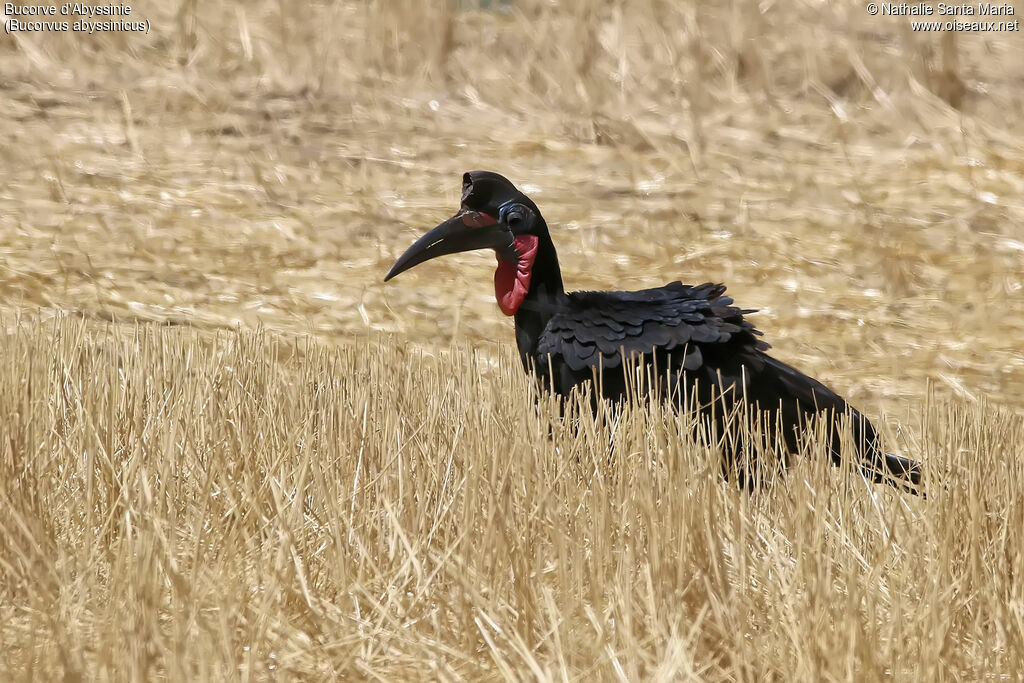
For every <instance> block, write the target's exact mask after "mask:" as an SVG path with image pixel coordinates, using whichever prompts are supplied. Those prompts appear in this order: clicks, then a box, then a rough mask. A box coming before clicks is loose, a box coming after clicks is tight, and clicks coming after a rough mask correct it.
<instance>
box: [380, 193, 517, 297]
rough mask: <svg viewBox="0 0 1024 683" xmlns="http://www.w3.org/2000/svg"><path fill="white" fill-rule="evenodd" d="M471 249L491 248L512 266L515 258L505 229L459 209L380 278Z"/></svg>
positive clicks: (478, 213) (490, 219) (487, 216)
mask: <svg viewBox="0 0 1024 683" xmlns="http://www.w3.org/2000/svg"><path fill="white" fill-rule="evenodd" d="M475 249H494V250H495V251H496V252H497V253H498V256H499V257H501V258H503V259H505V260H508V261H512V262H513V263H514V262H515V261H516V260H517V259H518V257H519V255H518V254H517V253H516V250H515V247H514V246H513V236H512V231H511V230H509V229H508V226H506V225H505V224H504V223H502V222H501V221H499V220H498V219H497V218H495V217H494V216H491V215H490V214H487V213H484V212H482V211H470V210H463V211H460V212H459V213H457V214H455V215H454V216H452V217H451V218H449V219H448V220H446V221H445V222H444V223H441V224H440V225H439V226H437V227H436V228H434V229H433V230H431V231H430V232H428V233H427V234H426V235H424V236H423V237H421V238H419V239H418V240H416V242H415V243H414V244H413V245H412V246H411V247H409V248H408V249H406V251H405V253H404V254H402V255H401V256H399V257H398V260H397V261H395V265H393V266H391V270H389V271H388V274H387V275H385V276H384V282H387V281H388V280H390V279H391V278H393V277H394V276H396V275H398V274H399V273H402V272H404V271H406V270H409V269H410V268H412V267H413V266H417V265H419V264H421V263H423V262H424V261H429V260H430V259H432V258H437V257H438V256H444V255H445V254H455V253H458V252H460V251H473V250H475Z"/></svg>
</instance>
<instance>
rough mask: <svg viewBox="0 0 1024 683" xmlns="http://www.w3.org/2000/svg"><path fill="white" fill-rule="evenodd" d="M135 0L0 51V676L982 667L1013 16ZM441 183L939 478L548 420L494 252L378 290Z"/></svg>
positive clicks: (762, 674) (999, 529)
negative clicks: (480, 176) (981, 22)
mask: <svg viewBox="0 0 1024 683" xmlns="http://www.w3.org/2000/svg"><path fill="white" fill-rule="evenodd" d="M132 8H133V16H134V17H136V18H138V17H143V18H145V19H148V20H149V21H150V22H151V25H152V32H151V33H150V34H148V35H145V34H112V33H108V34H95V35H77V34H54V33H50V34H39V33H23V34H16V35H7V34H5V35H3V37H2V38H0V139H2V140H3V141H4V142H3V144H2V145H0V316H2V318H3V319H4V320H5V324H6V326H7V329H8V331H9V334H8V335H6V336H5V337H4V339H3V344H2V348H3V349H4V353H3V354H0V357H2V358H3V364H0V378H2V379H3V381H2V382H0V412H2V415H3V424H4V430H5V431H3V432H2V433H0V434H2V436H0V456H2V457H0V475H2V476H0V482H2V483H0V531H2V532H3V533H2V534H0V546H2V549H3V551H4V552H3V553H2V554H0V577H2V578H3V581H2V582H0V594H2V596H3V599H2V600H0V607H2V609H0V638H2V642H3V644H4V645H5V647H4V649H5V651H6V653H7V658H6V660H5V664H4V665H5V666H6V667H9V668H10V669H11V670H12V671H13V672H15V673H17V674H21V675H22V676H24V677H27V678H31V677H32V676H33V675H34V676H36V677H39V678H44V679H50V678H53V677H56V676H58V675H63V676H67V677H69V678H74V677H75V676H80V677H86V678H89V677H91V676H96V677H99V678H108V679H119V680H120V679H125V678H137V679H151V678H154V677H157V678H159V677H167V678H172V679H182V680H184V679H200V678H207V679H215V680H223V679H225V678H239V679H242V678H245V679H251V678H257V679H260V678H273V677H277V676H280V677H281V678H285V679H287V678H316V677H330V676H331V675H346V674H347V675H351V676H366V677H373V676H383V677H386V678H387V677H390V678H417V677H421V678H435V677H441V678H448V679H457V678H465V677H468V678H475V677H487V676H490V677H499V676H500V677H505V678H524V677H531V676H534V677H538V678H545V677H547V678H566V679H575V678H587V677H590V676H597V677H600V678H608V679H611V678H618V679H637V678H655V679H657V678H659V677H660V679H662V680H671V679H673V678H680V677H683V678H685V677H689V678H712V679H721V680H737V679H744V680H753V679H761V678H784V679H799V680H822V679H825V678H830V677H831V678H845V679H849V678H852V677H853V676H854V675H858V674H859V675H860V676H861V677H868V678H872V677H874V678H881V677H886V676H893V677H895V676H899V675H904V674H905V675H907V676H910V677H911V678H915V679H918V680H935V679H937V678H941V677H943V676H948V677H950V678H954V677H958V676H959V677H961V678H966V679H977V678H980V677H982V676H983V675H987V674H991V673H998V674H1005V675H1010V673H1011V672H1015V671H1019V670H1020V662H1021V661H1022V654H1021V653H1022V652H1024V645H1022V643H1024V636H1022V634H1024V618H1022V616H1021V615H1022V614H1024V612H1022V609H1024V608H1022V605H1024V601H1022V599H1021V588H1020V582H1019V581H1018V580H1016V578H1015V577H1019V575H1020V572H1021V571H1022V568H1024V554H1022V552H1021V550H1020V544H1019V543H1018V542H1017V534H1018V531H1017V530H1019V528H1020V527H1021V525H1022V523H1024V522H1022V520H1024V517H1022V514H1024V497H1022V496H1021V495H1020V482H1021V481H1022V475H1021V471H1020V470H1021V463H1022V462H1024V460H1022V459H1021V455H1020V448H1021V439H1020V433H1021V420H1020V416H1021V415H1024V352H1022V346H1021V339H1022V338H1024V200H1022V196H1024V192H1022V190H1024V121H1022V118H1021V116H1020V112H1021V111H1024V47H1022V43H1021V39H1020V36H1019V34H1017V33H998V34H997V33H987V34H986V33H979V34H952V33H946V34H917V33H914V32H912V31H911V30H910V27H909V21H908V19H906V18H902V17H882V16H875V17H872V16H869V15H868V14H867V13H866V12H865V10H864V6H863V3H859V2H817V1H812V0H807V1H806V2H801V1H799V0H785V1H781V0H780V1H777V2H762V3H758V4H753V3H740V2H731V3H712V2H670V1H667V0H638V1H636V2H625V1H624V0H600V1H599V0H579V1H578V2H572V3H569V2H555V1H548V0H509V1H507V2H499V1H495V2H489V3H488V2H470V1H469V0H459V1H458V2H454V1H453V2H446V1H438V0H432V1H423V2H414V1H412V0H396V1H394V2H382V1H378V2H373V1H369V0H367V1H365V2H306V1H302V0H300V1H297V2H292V3H285V2H283V1H282V2H269V1H261V0H252V1H248V2H241V1H238V2H233V1H228V0H225V1H223V2H206V3H200V2H198V0H184V1H182V2H175V3H165V4H158V3H135V4H132ZM474 168H486V169H491V170H495V171H498V172H500V173H503V174H505V175H507V176H508V177H509V178H510V179H512V180H513V181H514V182H516V183H517V184H518V186H519V187H520V188H521V189H523V190H524V191H525V192H527V193H528V194H529V195H530V196H531V197H533V198H534V199H535V200H536V202H537V203H538V204H539V206H540V208H541V210H542V211H543V213H544V215H545V216H546V218H547V219H548V222H549V224H550V225H551V226H552V234H553V237H554V239H555V243H556V246H557V247H558V248H559V250H560V251H559V254H560V257H561V260H562V266H563V273H564V276H565V279H566V284H567V286H568V287H570V288H578V289H610V288H617V289H619V288H621V289H635V288H641V287H649V286H659V285H662V284H664V283H665V282H668V281H671V280H675V279H682V280H683V281H686V282H702V281H705V280H713V281H722V282H725V283H727V284H728V285H729V288H730V292H731V293H732V294H733V295H734V296H735V297H736V299H737V301H738V302H739V303H740V304H741V305H743V306H746V307H751V308H759V309H760V312H759V313H758V314H756V315H755V316H753V320H754V321H755V322H756V324H757V325H758V327H759V328H761V329H763V330H765V332H766V339H767V340H768V341H769V342H771V343H772V344H773V345H774V347H775V350H774V353H775V354H776V355H777V356H779V357H780V358H782V359H784V360H786V361H788V362H791V363H794V364H796V365H797V366H798V367H800V368H801V369H803V370H805V371H807V372H809V373H811V374H813V375H815V376H817V377H820V378H821V379H823V380H825V381H826V382H827V383H828V384H830V385H831V386H833V387H834V388H836V389H837V390H838V391H839V392H840V393H841V394H843V395H845V396H847V397H848V398H850V399H851V401H852V402H853V403H854V404H856V405H858V407H861V408H863V409H864V410H865V412H866V413H868V414H869V415H870V416H872V417H877V416H882V417H883V419H884V420H885V422H884V423H883V425H882V426H883V429H884V431H885V432H886V434H887V436H888V437H889V439H890V443H895V447H896V449H897V450H900V451H901V452H905V453H906V454H908V455H911V454H914V455H920V456H921V457H923V458H924V459H925V461H926V462H927V463H930V469H929V472H930V475H929V476H934V477H946V479H943V480H942V481H943V483H944V484H945V485H948V486H947V488H942V487H937V488H936V489H935V494H934V495H933V496H932V497H931V498H929V499H928V501H920V500H913V501H908V500H906V499H905V498H903V497H900V496H898V495H896V494H892V493H891V492H884V493H878V492H876V493H877V495H875V494H872V493H871V491H868V490H862V489H859V488H856V487H857V484H856V482H852V483H851V481H852V480H851V479H850V478H848V477H845V476H844V474H843V473H842V472H833V471H831V470H826V471H822V470H821V467H820V465H821V463H820V462H819V463H805V464H802V465H801V466H800V469H799V470H798V471H797V472H796V473H794V474H793V475H792V477H790V478H787V480H786V482H788V483H787V484H784V485H780V487H783V488H780V490H778V491H773V492H772V493H771V494H770V495H767V496H764V497H757V498H745V497H737V496H734V495H732V493H731V491H730V490H729V489H728V487H726V486H724V485H722V484H721V481H720V480H719V479H718V477H717V475H714V474H710V473H711V472H712V471H713V469H714V467H715V461H714V460H713V458H712V457H711V456H709V455H708V454H707V453H704V452H703V451H697V450H694V449H693V448H689V447H686V445H685V444H683V443H682V442H680V441H679V440H678V439H674V438H670V437H671V436H672V434H673V432H672V429H673V428H674V427H673V426H672V424H671V421H672V419H674V418H673V417H672V416H665V415H658V414H654V415H648V416H643V415H641V416H639V417H637V416H633V417H630V418H629V419H626V420H624V421H623V422H622V426H621V430H620V431H619V432H618V433H616V434H612V435H608V434H589V435H588V436H587V438H586V439H583V440H577V439H574V438H573V437H572V435H566V434H565V433H555V434H554V435H553V436H551V438H549V434H550V427H551V424H549V423H547V422H545V419H547V418H548V417H550V415H547V414H546V413H545V412H544V408H543V406H542V409H541V412H540V418H539V419H538V416H537V415H534V414H533V413H532V412H531V411H530V410H526V409H524V408H523V407H524V406H532V405H533V401H532V397H531V396H530V395H529V388H528V387H529V385H528V382H527V380H526V378H525V377H523V376H522V374H521V373H520V371H519V368H518V367H517V365H516V360H515V358H514V353H513V352H512V350H511V344H512V341H513V337H512V323H511V321H510V320H508V319H506V318H504V316H502V315H501V314H500V312H499V311H498V309H497V307H496V306H495V304H494V299H493V291H492V280H491V275H492V267H493V261H492V260H491V257H490V255H481V254H462V255H457V256H451V257H447V258H445V259H441V260H438V261H435V262H432V263H431V264H430V265H429V266H424V267H421V268H418V269H416V270H414V271H412V272H410V273H408V274H404V275H403V276H402V277H401V278H400V279H398V280H396V281H394V282H392V283H389V284H387V285H384V284H383V283H382V281H381V280H382V277H383V275H384V273H385V272H386V270H387V268H388V267H389V266H390V265H391V263H392V261H393V260H394V258H395V257H397V256H398V255H399V254H400V253H401V252H402V251H403V250H404V249H405V248H406V247H407V246H408V245H409V244H410V243H411V242H412V241H413V240H414V239H415V238H416V237H417V236H418V235H420V234H422V232H423V231H424V230H426V229H427V228H429V227H432V226H433V225H435V224H436V223H437V222H439V221H440V220H442V219H443V218H445V217H447V216H449V215H450V214H451V213H453V212H454V211H455V209H456V207H457V205H458V197H459V190H460V175H461V173H462V172H463V171H466V170H470V169H474ZM54 319H56V320H54ZM79 319H80V320H79ZM111 322H113V323H115V324H110V323H111ZM150 323H155V324H156V325H151V324H150ZM158 325H168V326H174V328H175V329H163V328H159V327H158ZM182 327H184V328H186V329H184V330H180V329H177V328H182ZM236 328H237V329H238V330H239V331H238V332H226V331H225V330H235V329H236ZM256 329H262V330H265V331H266V332H265V333H256V334H253V330H256ZM306 335H310V336H312V337H314V338H315V340H314V341H311V340H308V339H305V338H304V337H305V336H306ZM453 343H454V345H453ZM336 347H340V348H336ZM469 347H472V348H473V351H472V355H470V351H469ZM409 349H413V350H414V351H415V352H413V353H410V352H409ZM449 349H451V351H450V352H449V351H448V350H449ZM419 351H423V352H424V353H419ZM463 354H465V355H463ZM480 370H483V371H485V374H484V376H483V377H480V376H478V375H477V372H478V371H480ZM549 407H550V406H549ZM666 421H667V422H666ZM666 424H668V425H669V426H668V427H666V426H665V425H666ZM652 425H654V426H652ZM676 427H678V425H676ZM684 431H685V430H684ZM556 432H557V430H556ZM588 439H589V440H588ZM609 440H612V441H614V442H615V443H616V444H618V445H617V446H616V450H615V452H616V453H622V454H629V457H624V458H623V460H622V461H621V462H619V463H618V465H617V467H616V468H606V467H605V465H606V463H607V459H606V456H607V452H606V448H605V446H606V445H607V444H608V443H609ZM616 440H617V441H616ZM353 454H357V457H355V458H354V457H353ZM494 454H500V455H502V456H504V455H506V454H507V455H509V456H511V457H508V458H505V457H498V458H496V457H495V455H494ZM567 454H569V455H571V457H567ZM705 456H707V457H705ZM702 458H703V459H702ZM694 472H696V473H697V474H696V475H694V474H693V473H694ZM577 634H585V635H584V636H579V635H577ZM0 671H2V669H0ZM13 676H14V674H12V677H13Z"/></svg>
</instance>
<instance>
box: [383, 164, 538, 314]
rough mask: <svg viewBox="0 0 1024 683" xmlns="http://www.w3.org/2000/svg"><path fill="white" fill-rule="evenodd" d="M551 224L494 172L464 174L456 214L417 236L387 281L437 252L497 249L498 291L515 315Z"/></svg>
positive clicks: (500, 300) (504, 307) (507, 310)
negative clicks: (542, 240)
mask: <svg viewBox="0 0 1024 683" xmlns="http://www.w3.org/2000/svg"><path fill="white" fill-rule="evenodd" d="M541 237H547V224H546V223H545V222H544V219H543V218H542V217H541V215H540V211H538V210H537V205H536V204H534V203H533V201H531V200H530V198H529V197H527V196H526V195H524V194H523V193H522V192H520V191H519V190H517V189H516V186H515V185H513V184H512V183H511V182H509V181H508V179H507V178H505V177H503V176H500V175H498V174H497V173H492V172H491V171H470V172H469V173H466V174H464V175H463V176H462V206H461V208H460V209H459V212H458V213H456V214H455V215H454V216H452V217H451V218H449V219H448V220H446V221H445V222H443V223H441V224H440V225H438V226H437V227H436V228H434V229H433V230H431V231H430V232H428V233H427V234H425V235H424V236H423V237H421V238H419V239H418V240H416V242H415V244H413V245H412V246H411V247H409V248H408V249H407V250H406V251H405V253H404V254H402V255H401V256H400V257H399V258H398V260H397V261H395V265H393V266H391V270H389V271H388V274H387V275H386V276H384V281H385V282H387V281H388V280H390V279H391V278H393V277H395V276H396V275H398V274H399V273H401V272H403V271H406V270H409V269H410V268H412V267H413V266H416V265H418V264H420V263H423V262H424V261H429V260H430V259H432V258H435V257H437V256H444V255H445V254H455V253H458V252H460V251H472V250H475V249H493V250H494V253H495V255H496V256H497V257H498V269H497V271H495V273H494V293H495V296H496V298H497V299H498V306H500V307H501V310H502V312H504V313H505V315H514V314H515V313H516V311H518V310H519V306H520V305H521V304H522V303H523V299H524V298H525V297H526V294H527V292H529V291H530V278H531V276H532V273H533V264H534V261H535V259H536V258H537V247H538V244H539V241H540V238H541Z"/></svg>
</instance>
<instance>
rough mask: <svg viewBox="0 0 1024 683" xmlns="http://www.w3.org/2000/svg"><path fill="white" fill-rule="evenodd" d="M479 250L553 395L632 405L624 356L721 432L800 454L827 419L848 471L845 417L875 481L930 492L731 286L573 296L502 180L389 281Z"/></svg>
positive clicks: (534, 216) (537, 229)
mask: <svg viewBox="0 0 1024 683" xmlns="http://www.w3.org/2000/svg"><path fill="white" fill-rule="evenodd" d="M473 249H493V250H494V252H495V254H496V256H497V258H498V268H497V271H496V272H495V274H494V289H495V296H496V297H497V300H498V306H499V307H500V308H501V310H502V312H503V313H505V315H509V316H515V330H516V343H517V345H518V347H519V355H520V356H521V358H522V361H523V366H524V367H525V368H526V370H527V372H533V373H535V375H536V377H537V379H538V381H539V383H540V385H541V387H542V388H544V389H547V390H550V391H553V392H555V393H556V394H558V395H560V396H567V395H568V394H569V393H570V392H571V391H572V389H573V387H576V386H577V385H579V384H581V383H585V382H592V381H594V382H596V388H597V391H596V392H594V394H595V395H596V394H597V393H600V394H601V395H603V396H604V397H606V398H609V399H612V400H622V399H624V398H626V397H627V396H628V395H629V393H630V392H631V391H635V390H636V385H635V384H634V383H633V382H631V379H630V377H633V376H635V375H633V374H632V373H629V372H625V371H624V370H625V368H624V367H623V366H624V363H623V359H624V358H626V359H630V358H633V357H636V359H637V361H636V362H639V363H642V364H643V369H644V370H645V371H647V373H646V376H647V377H648V378H649V380H650V383H649V384H648V386H647V389H648V390H653V391H656V392H657V393H658V394H659V395H660V396H662V397H664V398H666V399H667V400H672V401H674V402H675V403H677V404H678V405H680V406H683V405H684V404H685V405H686V406H687V407H695V408H697V409H699V410H701V411H703V412H704V414H705V415H706V416H707V417H709V418H710V419H711V421H712V422H715V423H716V424H717V426H718V427H719V428H724V426H725V421H726V419H727V417H726V416H728V415H731V414H733V413H734V411H736V410H737V409H742V410H744V411H746V415H747V417H748V418H749V417H760V419H761V420H762V422H761V424H762V426H763V427H766V429H762V434H765V435H767V440H768V441H769V442H773V441H774V439H775V438H776V437H778V438H780V439H781V441H782V443H783V444H784V445H785V449H786V451H787V452H788V453H796V452H797V451H798V450H799V445H800V439H801V435H802V434H803V433H804V431H805V430H807V429H808V425H809V422H810V418H812V417H815V416H817V417H818V419H819V420H820V419H825V420H827V421H828V430H827V433H828V434H829V436H828V438H829V439H830V441H829V448H830V451H831V454H832V460H833V462H835V463H836V464H839V462H840V456H839V450H840V440H841V439H840V434H841V426H840V425H841V422H842V420H841V418H842V417H843V416H844V415H847V416H849V417H848V418H847V419H848V420H849V424H850V433H851V434H852V436H853V438H854V443H855V444H856V446H857V453H858V456H859V459H860V465H861V470H862V472H863V473H864V474H865V475H867V476H869V477H870V478H871V479H872V480H874V481H879V482H886V483H890V484H895V485H899V486H901V487H903V488H907V489H908V490H911V491H916V487H918V486H919V485H920V483H921V466H920V464H919V463H917V462H914V461H912V460H908V459H906V458H902V457H899V456H896V455H891V454H888V453H885V452H883V451H882V450H880V448H879V444H878V437H877V434H876V432H875V429H874V427H873V426H872V425H871V423H870V422H868V421H867V419H865V418H864V416H863V415H861V414H860V413H859V412H857V411H856V410H854V409H852V408H851V407H849V406H848V405H847V403H846V401H844V400H843V399H842V398H841V397H839V396H838V395H837V394H836V393H835V392H833V391H832V390H831V389H829V388H828V387H826V386H825V385H824V384H822V383H821V382H818V381H817V380H814V379H812V378H810V377H808V376H807V375H804V374H803V373H801V372H799V371H798V370H795V369H794V368H791V367H790V366H788V365H786V364H785V363H782V362H780V361H778V360H776V359H775V358H772V357H771V356H769V355H767V354H766V353H765V351H766V350H767V349H768V348H769V346H768V344H766V343H765V342H763V341H761V340H760V339H759V338H758V337H759V336H760V335H761V332H759V331H758V330H756V329H755V328H754V326H753V325H752V324H751V323H750V322H748V321H747V320H746V319H745V318H744V317H743V316H744V315H745V314H748V313H753V312H754V311H752V310H745V309H740V308H737V307H736V306H734V305H733V300H732V299H731V298H730V297H727V296H725V286H724V285H720V284H712V283H705V284H702V285H696V286H690V285H684V284H682V283H680V282H673V283H670V284H667V285H665V286H664V287H657V288H654V289H644V290H640V291H636V292H569V293H566V291H565V289H564V288H563V286H562V274H561V271H560V270H559V267H558V257H557V255H556V254H555V246H554V244H553V243H552V242H551V236H550V234H549V233H548V226H547V223H546V222H545V221H544V218H543V217H542V216H541V214H540V211H539V210H538V209H537V205H536V204H534V203H533V201H531V200H530V198H529V197H527V196H526V195H524V194H523V193H522V192H520V191H519V190H517V189H516V187H515V186H514V185H513V184H512V183H511V182H509V181H508V180H507V179H506V178H504V177H503V176H501V175H498V174H497V173H493V172H490V171H471V172H469V173H466V174H465V175H464V176H463V180H462V207H461V209H460V210H459V212H458V213H456V214H455V215H454V216H452V217H451V218H449V219H448V220H446V221H445V222H443V223H441V224H440V225H438V226H437V227H436V228H434V229H433V230H431V231H430V232H428V233H427V234H425V235H424V236H423V237H421V238H420V239H419V240H417V241H416V243H415V244H413V245H412V246H411V247H409V249H408V250H407V251H406V252H405V253H404V254H402V256H401V257H400V258H399V259H398V260H397V261H396V262H395V264H394V266H392V267H391V270H390V271H389V272H388V274H387V276H386V277H385V278H384V280H385V281H387V280H390V279H391V278H393V277H395V276H396V275H398V274H399V273H401V272H403V271H406V270H408V269H410V268H412V267H413V266H415V265H417V264H420V263H423V262H424V261H427V260H429V259H432V258H435V257H437V256H442V255H444V254H453V253H456V252H461V251H470V250H473ZM641 354H642V355H641ZM629 362H630V361H628V360H627V364H628V363H629ZM744 399H745V400H744ZM718 433H719V434H722V432H721V431H720V432H718ZM722 443H723V449H724V450H725V451H726V455H727V466H726V473H727V476H728V473H729V472H730V469H729V465H732V466H733V469H735V470H736V471H737V473H738V474H739V476H740V477H741V480H743V479H745V478H746V476H747V473H746V472H745V471H744V469H743V468H737V466H736V463H737V460H736V459H737V457H739V456H740V455H741V453H739V452H737V451H740V452H742V451H743V450H744V449H747V450H748V452H749V448H750V444H741V445H739V446H737V445H736V442H735V440H733V441H732V442H731V443H732V444H733V446H732V447H731V448H730V447H729V446H728V444H727V443H726V441H725V440H723V442H722ZM730 451H731V452H730ZM749 469H751V470H752V469H753V468H749ZM751 473H752V472H751Z"/></svg>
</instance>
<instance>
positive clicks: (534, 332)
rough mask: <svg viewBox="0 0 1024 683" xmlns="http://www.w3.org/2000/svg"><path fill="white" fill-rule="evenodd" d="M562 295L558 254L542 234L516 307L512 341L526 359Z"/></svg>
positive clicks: (549, 240)
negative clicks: (528, 282) (518, 304)
mask: <svg viewBox="0 0 1024 683" xmlns="http://www.w3.org/2000/svg"><path fill="white" fill-rule="evenodd" d="M564 298H565V289H564V287H563V286H562V271H561V270H560V269H559V267H558V254H556V253H555V245H554V244H553V243H552V242H551V237H549V236H548V235H547V234H544V235H542V236H541V237H540V238H539V240H538V243H537V257H536V259H535V260H534V262H533V271H532V273H531V277H530V289H529V291H527V293H526V296H525V297H524V298H523V303H522V305H520V307H519V310H517V311H516V314H515V321H516V345H517V346H518V347H519V355H520V356H521V357H522V358H523V362H524V363H526V361H527V359H528V358H532V357H533V355H534V353H535V352H536V350H537V340H538V339H539V338H540V335H541V332H543V331H544V327H545V326H546V325H547V324H548V321H549V320H550V319H551V316H553V315H554V314H555V313H556V312H557V311H558V308H559V306H560V305H561V302H562V300H563V299H564Z"/></svg>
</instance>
